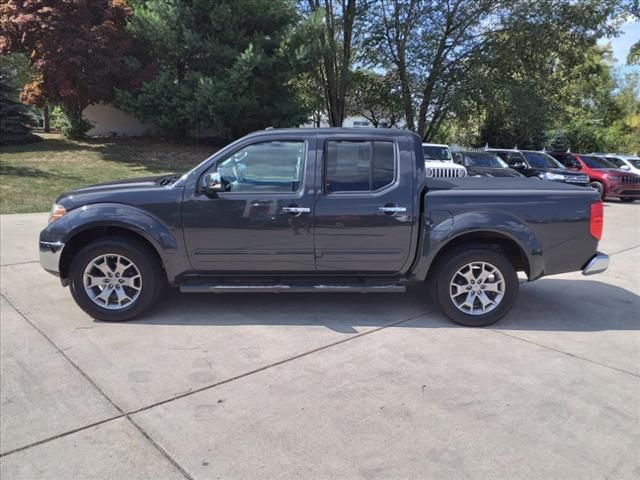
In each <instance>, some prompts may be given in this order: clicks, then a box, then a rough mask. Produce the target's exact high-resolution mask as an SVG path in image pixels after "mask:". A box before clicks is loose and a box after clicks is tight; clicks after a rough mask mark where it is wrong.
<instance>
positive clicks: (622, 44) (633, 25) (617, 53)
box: [601, 22, 640, 72]
mask: <svg viewBox="0 0 640 480" xmlns="http://www.w3.org/2000/svg"><path fill="white" fill-rule="evenodd" d="M621 30H622V33H621V34H620V36H618V37H616V38H609V39H603V40H602V41H601V43H603V44H604V43H607V42H610V43H611V47H612V48H613V56H614V57H615V58H616V62H617V63H616V65H617V66H618V67H620V68H621V69H622V71H623V72H633V71H635V72H640V66H638V65H635V66H633V67H630V66H628V65H627V64H626V63H627V54H628V53H629V49H630V48H631V46H632V45H633V44H634V43H636V42H637V41H638V40H640V22H627V23H625V24H624V25H623V26H622V29H621Z"/></svg>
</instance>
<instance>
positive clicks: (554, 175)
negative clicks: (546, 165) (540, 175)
mask: <svg viewBox="0 0 640 480" xmlns="http://www.w3.org/2000/svg"><path fill="white" fill-rule="evenodd" d="M544 178H545V180H556V181H557V180H564V175H558V174H557V173H551V172H547V173H545V174H544Z"/></svg>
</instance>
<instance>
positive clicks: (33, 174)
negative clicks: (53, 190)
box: [0, 160, 80, 180]
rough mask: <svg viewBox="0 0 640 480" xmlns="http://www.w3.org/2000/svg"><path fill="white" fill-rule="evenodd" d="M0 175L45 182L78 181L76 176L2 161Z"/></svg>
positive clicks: (0, 162) (0, 161)
mask: <svg viewBox="0 0 640 480" xmlns="http://www.w3.org/2000/svg"><path fill="white" fill-rule="evenodd" d="M0 175H2V176H8V177H9V176H11V177H19V178H39V179H47V180H79V179H80V177H78V176H77V175H67V174H62V173H57V172H51V171H48V170H43V169H41V168H37V167H30V166H28V165H14V164H11V163H8V162H5V161H4V160H0Z"/></svg>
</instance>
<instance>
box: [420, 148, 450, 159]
mask: <svg viewBox="0 0 640 480" xmlns="http://www.w3.org/2000/svg"><path fill="white" fill-rule="evenodd" d="M422 153H423V154H424V159H425V160H441V161H448V160H451V153H450V152H449V149H448V148H447V147H436V146H433V145H423V146H422Z"/></svg>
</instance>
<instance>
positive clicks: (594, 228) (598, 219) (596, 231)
mask: <svg viewBox="0 0 640 480" xmlns="http://www.w3.org/2000/svg"><path fill="white" fill-rule="evenodd" d="M603 224H604V215H603V208H602V202H595V203H592V204H591V209H590V211H589V233H590V234H591V236H592V237H593V238H595V239H596V240H598V241H600V239H601V238H602V226H603Z"/></svg>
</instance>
